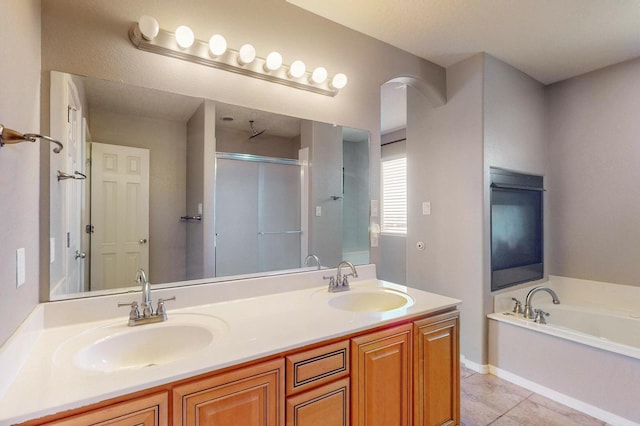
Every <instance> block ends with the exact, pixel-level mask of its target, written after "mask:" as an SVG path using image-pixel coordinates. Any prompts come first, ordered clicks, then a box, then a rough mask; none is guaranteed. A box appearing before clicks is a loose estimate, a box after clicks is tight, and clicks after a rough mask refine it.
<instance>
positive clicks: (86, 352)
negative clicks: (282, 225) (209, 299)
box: [53, 286, 414, 373]
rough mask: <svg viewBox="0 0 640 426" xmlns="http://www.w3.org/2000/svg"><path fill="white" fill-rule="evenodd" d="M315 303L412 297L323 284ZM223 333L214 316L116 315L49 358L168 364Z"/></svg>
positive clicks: (98, 366)
mask: <svg viewBox="0 0 640 426" xmlns="http://www.w3.org/2000/svg"><path fill="white" fill-rule="evenodd" d="M312 299H315V300H316V301H318V302H319V303H326V304H327V306H329V307H331V308H334V309H339V310H342V311H346V312H361V313H370V312H389V311H394V310H397V309H403V308H407V307H409V306H411V305H413V304H414V299H413V298H412V297H411V296H410V295H408V294H407V293H404V292H402V291H398V290H394V289H390V288H383V287H371V286H358V287H354V288H353V289H352V290H350V291H347V292H342V293H329V292H328V291H327V290H326V288H322V289H319V290H317V291H315V292H314V293H313V295H312ZM228 333H229V324H228V323H227V322H226V321H225V320H223V319H221V318H219V317H216V316H213V315H209V314H198V313H181V312H172V313H171V317H170V320H167V321H166V322H158V323H154V324H147V325H144V326H137V327H129V326H127V324H126V322H124V321H122V320H117V321H113V322H110V323H108V324H105V325H98V326H95V327H92V328H89V329H88V330H86V331H84V332H82V333H80V334H78V335H77V336H73V337H72V338H70V339H69V340H67V341H65V342H64V343H62V344H61V345H60V347H58V348H57V349H56V351H55V352H54V359H53V362H54V363H55V364H56V365H57V366H58V367H60V368H65V367H67V366H69V365H72V366H74V367H77V368H79V369H82V370H89V371H101V372H105V373H110V372H114V371H117V370H125V369H138V368H146V367H152V366H157V365H164V364H169V363H172V362H175V361H178V360H181V359H188V358H190V357H193V356H197V355H198V353H199V352H201V351H203V350H206V349H207V348H210V347H211V346H212V345H214V343H215V342H216V341H219V340H220V339H221V338H223V337H225V336H226V335H227V334H228Z"/></svg>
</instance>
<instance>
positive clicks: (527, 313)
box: [524, 286, 560, 319]
mask: <svg viewBox="0 0 640 426" xmlns="http://www.w3.org/2000/svg"><path fill="white" fill-rule="evenodd" d="M539 291H545V292H547V293H549V294H550V295H551V297H552V299H553V303H554V305H558V304H560V299H558V295H557V294H556V292H555V291H553V290H551V289H550V288H549V287H542V286H540V287H534V288H532V289H531V290H529V293H527V298H526V300H525V302H524V317H525V318H529V319H533V318H534V310H533V308H532V307H531V299H533V295H534V294H536V293H537V292H539Z"/></svg>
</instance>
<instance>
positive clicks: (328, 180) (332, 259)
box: [300, 120, 342, 268]
mask: <svg viewBox="0 0 640 426" xmlns="http://www.w3.org/2000/svg"><path fill="white" fill-rule="evenodd" d="M300 127H301V146H302V148H305V147H308V148H309V152H310V153H309V160H310V163H311V167H310V169H311V172H310V175H311V178H310V182H309V188H310V190H309V254H315V255H316V256H318V257H319V258H320V263H321V264H322V265H323V266H328V267H333V268H335V267H336V266H338V263H340V261H341V260H342V232H341V230H342V201H341V200H333V199H331V196H341V195H342V129H341V128H340V127H336V126H332V125H331V124H327V123H319V122H315V121H307V120H303V121H302V124H301V126H300ZM316 207H320V209H321V215H320V216H317V215H316Z"/></svg>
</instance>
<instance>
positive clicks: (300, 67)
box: [289, 61, 307, 78]
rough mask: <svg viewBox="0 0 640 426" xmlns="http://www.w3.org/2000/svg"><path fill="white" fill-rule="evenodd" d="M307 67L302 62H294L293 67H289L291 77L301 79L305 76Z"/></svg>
mask: <svg viewBox="0 0 640 426" xmlns="http://www.w3.org/2000/svg"><path fill="white" fill-rule="evenodd" d="M306 70H307V67H306V66H305V65H304V62H302V61H293V63H292V64H291V67H289V76H290V77H293V78H300V77H302V76H303V75H304V73H305V71H306Z"/></svg>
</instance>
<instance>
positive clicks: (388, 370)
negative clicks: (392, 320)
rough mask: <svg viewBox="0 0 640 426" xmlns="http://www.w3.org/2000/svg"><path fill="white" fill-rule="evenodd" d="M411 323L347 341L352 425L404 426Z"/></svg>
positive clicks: (408, 400) (408, 411)
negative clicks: (349, 349)
mask: <svg viewBox="0 0 640 426" xmlns="http://www.w3.org/2000/svg"><path fill="white" fill-rule="evenodd" d="M411 334H412V325H411V324H406V325H402V326H399V327H394V328H391V329H388V330H383V331H379V332H375V333H371V334H367V335H365V336H362V337H357V338H355V339H352V341H351V353H352V359H351V362H352V366H351V374H352V376H351V377H352V379H353V381H352V386H351V402H352V405H351V406H352V410H351V415H352V419H353V422H352V424H353V425H354V426H365V425H366V426H392V425H393V426H406V425H409V424H410V421H411V398H412V392H411V386H412V384H411V371H412V363H411V356H412V353H413V351H412V336H411Z"/></svg>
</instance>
